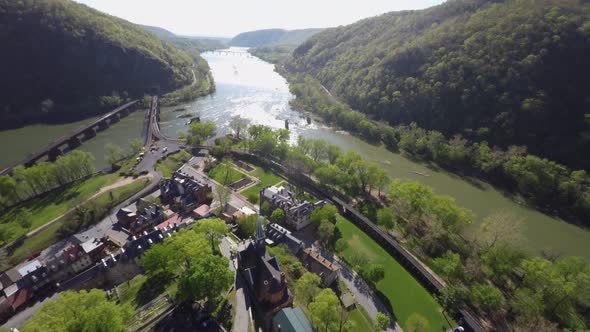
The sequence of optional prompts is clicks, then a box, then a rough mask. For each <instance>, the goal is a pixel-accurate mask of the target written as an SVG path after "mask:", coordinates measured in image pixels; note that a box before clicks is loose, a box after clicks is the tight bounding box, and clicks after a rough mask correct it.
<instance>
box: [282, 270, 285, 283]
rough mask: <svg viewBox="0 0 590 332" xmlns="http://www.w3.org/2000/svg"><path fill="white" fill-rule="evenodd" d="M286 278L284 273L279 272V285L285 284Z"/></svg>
mask: <svg viewBox="0 0 590 332" xmlns="http://www.w3.org/2000/svg"><path fill="white" fill-rule="evenodd" d="M285 279H286V277H285V272H281V283H285V282H286V280H285Z"/></svg>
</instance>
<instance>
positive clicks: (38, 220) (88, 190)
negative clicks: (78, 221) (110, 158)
mask: <svg viewBox="0 0 590 332" xmlns="http://www.w3.org/2000/svg"><path fill="white" fill-rule="evenodd" d="M118 179H119V176H118V175H117V174H107V175H98V176H94V177H92V178H90V179H88V180H85V181H79V182H76V183H73V184H71V185H68V186H67V187H65V188H63V189H61V190H56V191H54V192H52V193H49V194H47V195H44V196H42V197H39V198H34V199H32V200H29V201H26V202H24V203H21V204H19V205H17V206H15V207H13V208H11V209H8V210H7V211H5V212H3V213H2V215H0V223H1V224H5V225H9V226H10V227H9V229H10V230H11V231H12V233H11V237H10V239H9V240H8V243H10V242H12V241H14V240H15V239H17V238H19V237H20V236H22V235H24V234H26V233H28V232H30V231H31V230H34V229H36V228H38V227H40V226H42V225H44V224H46V223H47V222H49V221H51V220H53V219H55V218H57V217H59V216H60V215H62V214H64V213H65V212H66V211H68V210H69V209H71V208H72V207H74V206H75V205H77V204H79V203H80V202H83V201H85V200H86V199H88V198H89V197H90V196H92V195H94V194H96V193H97V192H98V191H99V190H100V188H102V187H105V186H108V185H110V184H112V183H114V182H116V181H117V180H118ZM22 209H29V210H30V211H31V213H32V219H31V227H29V228H28V229H25V228H23V227H22V226H21V225H20V224H19V223H18V222H17V221H16V220H15V216H16V215H17V214H18V212H19V211H20V210H22Z"/></svg>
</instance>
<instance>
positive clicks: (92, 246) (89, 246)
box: [80, 238, 103, 254]
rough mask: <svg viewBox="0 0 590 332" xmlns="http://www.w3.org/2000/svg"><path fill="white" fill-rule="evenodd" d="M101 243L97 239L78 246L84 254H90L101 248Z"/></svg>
mask: <svg viewBox="0 0 590 332" xmlns="http://www.w3.org/2000/svg"><path fill="white" fill-rule="evenodd" d="M102 244H103V243H102V241H101V240H99V239H97V238H92V239H90V240H88V241H86V242H82V243H81V244H80V246H81V247H82V250H84V252H85V253H87V254H88V253H91V252H93V251H94V250H96V249H98V248H100V247H101V246H102Z"/></svg>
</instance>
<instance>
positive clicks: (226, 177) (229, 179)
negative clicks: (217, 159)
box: [207, 164, 246, 186]
mask: <svg viewBox="0 0 590 332" xmlns="http://www.w3.org/2000/svg"><path fill="white" fill-rule="evenodd" d="M207 175H208V176H209V177H210V178H212V179H213V180H215V181H217V182H219V183H221V184H223V185H226V186H227V185H229V184H231V183H234V182H236V181H239V180H241V179H243V178H245V177H246V176H245V175H244V174H242V173H241V172H238V171H236V170H235V169H234V168H233V166H232V165H229V166H228V165H227V164H219V165H217V166H215V167H213V168H212V169H210V170H209V171H208V172H207Z"/></svg>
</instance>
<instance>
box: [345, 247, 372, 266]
mask: <svg viewBox="0 0 590 332" xmlns="http://www.w3.org/2000/svg"><path fill="white" fill-rule="evenodd" d="M348 260H349V263H350V265H352V267H353V268H354V269H355V270H358V269H359V268H360V267H361V266H363V265H365V264H367V262H368V261H369V257H367V255H366V254H365V253H364V252H363V251H361V250H353V251H352V252H351V253H350V256H349V257H348Z"/></svg>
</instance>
